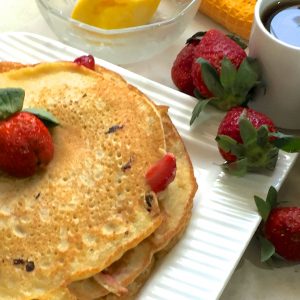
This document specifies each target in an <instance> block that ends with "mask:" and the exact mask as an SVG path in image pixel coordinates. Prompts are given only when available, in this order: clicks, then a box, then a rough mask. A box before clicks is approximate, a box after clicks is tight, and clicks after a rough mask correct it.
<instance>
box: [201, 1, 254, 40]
mask: <svg viewBox="0 0 300 300" xmlns="http://www.w3.org/2000/svg"><path fill="white" fill-rule="evenodd" d="M255 3H256V0H202V1H201V5H200V11H201V12H202V13H204V14H205V15H207V16H208V17H210V18H211V19H213V20H214V21H215V22H217V23H220V24H221V25H223V26H224V27H225V28H227V29H228V30H229V31H231V32H233V33H235V34H237V35H239V36H241V37H242V38H244V39H249V35H250V31H251V26H252V21H253V15H254V6H255Z"/></svg>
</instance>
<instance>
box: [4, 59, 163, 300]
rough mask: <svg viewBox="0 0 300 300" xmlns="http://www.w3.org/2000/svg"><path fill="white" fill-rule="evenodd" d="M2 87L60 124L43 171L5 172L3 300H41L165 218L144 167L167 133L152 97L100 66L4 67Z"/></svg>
mask: <svg viewBox="0 0 300 300" xmlns="http://www.w3.org/2000/svg"><path fill="white" fill-rule="evenodd" d="M5 68H6V69H5V70H7V68H8V67H7V65H5ZM0 69H1V67H0ZM0 87H1V88H5V87H21V88H23V89H24V90H25V93H26V96H25V102H24V107H25V108H26V107H43V108H46V109H47V110H49V111H50V112H52V113H53V114H54V115H55V116H56V117H57V118H58V119H59V120H60V122H61V124H60V126H59V127H57V128H55V129H53V131H52V136H53V141H54V145H55V155H54V159H53V161H52V162H51V163H50V164H49V165H48V167H47V169H46V170H41V171H40V172H38V173H37V174H36V175H34V176H32V177H30V178H26V179H15V178H12V177H8V176H4V175H1V176H0V193H1V195H0V234H1V237H2V240H1V244H2V245H1V248H0V256H1V258H2V260H1V269H0V275H1V281H0V299H4V300H5V299H33V298H42V297H45V296H46V295H47V293H49V292H51V291H53V292H54V291H55V290H56V289H57V288H59V287H63V286H66V285H67V284H69V283H71V282H73V281H75V280H80V279H82V278H88V277H90V276H93V275H95V274H96V273H98V272H100V271H102V270H103V269H105V268H106V267H108V266H110V265H111V264H112V263H113V262H114V261H116V260H118V259H119V258H120V257H121V256H122V255H123V254H124V253H125V252H126V251H127V250H129V249H131V248H133V247H135V246H136V245H138V244H139V243H140V242H141V241H142V240H144V239H145V238H147V237H148V236H149V235H151V234H152V233H153V232H154V231H155V230H156V229H157V228H158V226H159V225H160V224H161V221H162V214H161V213H160V209H159V206H158V203H157V202H156V198H155V196H154V202H153V209H152V211H151V212H148V211H147V209H146V208H147V207H146V203H145V195H147V194H148V193H149V192H150V187H149V186H148V185H147V184H146V182H145V179H144V174H145V172H146V170H147V169H148V167H149V166H150V165H152V164H154V163H155V162H156V161H157V160H159V159H160V158H161V157H162V155H163V152H164V151H165V140H164V132H163V127H162V122H161V118H160V116H159V113H158V112H157V110H156V108H155V106H154V105H153V103H152V102H151V101H150V100H149V99H148V98H146V97H145V96H144V95H143V94H142V93H141V92H139V91H138V90H137V89H135V88H134V87H132V86H130V85H128V84H127V83H126V82H125V81H124V80H123V79H122V78H121V77H120V76H118V75H116V74H115V73H113V72H111V71H108V70H106V69H104V68H99V69H98V73H96V72H93V71H90V70H88V69H86V68H84V67H80V66H78V65H76V64H74V63H67V62H55V63H41V64H39V65H35V66H32V67H26V68H21V69H18V70H11V71H8V72H4V73H2V74H0ZM115 126H117V127H118V130H116V131H115V132H111V128H115ZM18 260H19V261H22V263H20V264H16V263H14V262H16V261H18ZM28 263H30V264H32V263H33V264H34V269H33V270H31V271H30V272H27V271H26V264H28Z"/></svg>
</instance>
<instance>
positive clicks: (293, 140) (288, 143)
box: [271, 136, 300, 152]
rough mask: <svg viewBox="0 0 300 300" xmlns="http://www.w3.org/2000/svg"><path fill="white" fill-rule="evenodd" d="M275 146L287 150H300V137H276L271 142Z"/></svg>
mask: <svg viewBox="0 0 300 300" xmlns="http://www.w3.org/2000/svg"><path fill="white" fill-rule="evenodd" d="M271 143H272V144H273V145H274V146H275V147H277V148H278V149H281V150H283V151H286V152H299V151H300V138H299V137H293V136H286V137H282V138H278V139H275V140H274V141H272V142H271Z"/></svg>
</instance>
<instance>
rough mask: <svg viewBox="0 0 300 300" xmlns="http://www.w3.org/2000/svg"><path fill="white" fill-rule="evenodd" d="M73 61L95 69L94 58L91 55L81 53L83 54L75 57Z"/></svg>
mask: <svg viewBox="0 0 300 300" xmlns="http://www.w3.org/2000/svg"><path fill="white" fill-rule="evenodd" d="M74 63H76V64H78V65H81V66H84V67H86V68H88V69H91V70H95V59H94V57H93V56H92V55H83V56H80V57H77V58H76V59H75V60H74Z"/></svg>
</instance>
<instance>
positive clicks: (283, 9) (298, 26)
mask: <svg viewBox="0 0 300 300" xmlns="http://www.w3.org/2000/svg"><path fill="white" fill-rule="evenodd" d="M261 19H262V22H263V24H264V26H265V27H266V29H267V30H268V31H269V32H270V33H271V34H272V35H273V36H274V37H275V38H277V39H278V40H280V41H282V42H285V43H287V44H290V45H292V46H296V47H300V1H299V0H297V1H296V0H294V1H293V0H291V1H278V2H277V3H275V4H272V5H271V6H270V7H268V8H267V9H266V10H265V11H264V13H263V15H262V18H261Z"/></svg>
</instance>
